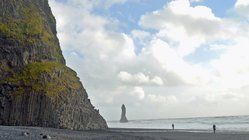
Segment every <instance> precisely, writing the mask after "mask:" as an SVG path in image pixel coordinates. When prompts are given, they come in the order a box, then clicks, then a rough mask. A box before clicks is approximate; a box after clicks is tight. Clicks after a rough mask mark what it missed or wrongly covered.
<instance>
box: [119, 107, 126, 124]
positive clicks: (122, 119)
mask: <svg viewBox="0 0 249 140" xmlns="http://www.w3.org/2000/svg"><path fill="white" fill-rule="evenodd" d="M121 111H122V112H121V119H120V122H121V123H126V122H128V120H127V118H126V108H125V105H124V104H123V105H122V106H121Z"/></svg>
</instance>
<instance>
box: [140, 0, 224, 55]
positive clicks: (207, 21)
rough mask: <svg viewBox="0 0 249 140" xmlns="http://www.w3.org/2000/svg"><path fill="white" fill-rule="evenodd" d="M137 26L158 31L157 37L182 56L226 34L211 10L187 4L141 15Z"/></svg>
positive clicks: (177, 1)
mask: <svg viewBox="0 0 249 140" xmlns="http://www.w3.org/2000/svg"><path fill="white" fill-rule="evenodd" d="M179 9H181V10H179ZM151 21H153V22H151ZM139 23H140V25H141V26H143V27H145V28H152V29H157V30H159V33H158V37H160V38H162V39H163V40H167V42H168V43H169V44H170V45H172V46H174V47H176V48H177V51H178V53H179V54H180V55H181V56H187V55H189V54H191V53H193V52H194V51H195V50H196V49H197V48H198V47H200V45H201V44H203V43H204V42H205V41H207V40H210V39H214V38H215V37H221V36H224V35H225V34H226V33H225V32H224V30H223V28H222V26H221V25H222V21H221V19H220V18H218V17H216V16H215V15H214V13H213V12H212V10H211V9H210V8H208V7H206V6H195V7H192V6H191V5H190V2H189V1H188V0H175V1H171V2H170V3H168V4H167V5H166V6H165V7H164V8H163V9H161V10H157V11H154V12H152V13H147V14H146V15H143V16H142V17H141V19H140V22H139Z"/></svg>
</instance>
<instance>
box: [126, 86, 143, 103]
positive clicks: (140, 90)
mask: <svg viewBox="0 0 249 140" xmlns="http://www.w3.org/2000/svg"><path fill="white" fill-rule="evenodd" d="M129 94H130V95H132V96H136V97H137V98H138V99H139V100H142V99H144V97H145V93H144V90H143V88H141V87H135V88H134V89H133V91H131V92H130V93H129Z"/></svg>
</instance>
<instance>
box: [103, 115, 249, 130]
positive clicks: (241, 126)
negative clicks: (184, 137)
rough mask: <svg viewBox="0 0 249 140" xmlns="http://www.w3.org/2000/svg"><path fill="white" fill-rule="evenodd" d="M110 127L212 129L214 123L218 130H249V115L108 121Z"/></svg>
mask: <svg viewBox="0 0 249 140" xmlns="http://www.w3.org/2000/svg"><path fill="white" fill-rule="evenodd" d="M107 123H108V126H109V127H110V128H145V129H172V124H174V126H175V129H185V130H192V131H194V130H212V128H213V124H215V125H216V127H217V130H218V131H235V132H236V131H243V132H249V116H224V117H199V118H176V119H152V120H130V121H129V122H128V123H120V122H119V121H108V122H107Z"/></svg>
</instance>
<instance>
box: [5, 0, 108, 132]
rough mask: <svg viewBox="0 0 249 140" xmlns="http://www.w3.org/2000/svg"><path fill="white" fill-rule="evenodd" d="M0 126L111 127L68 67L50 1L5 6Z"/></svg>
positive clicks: (11, 1)
mask: <svg viewBox="0 0 249 140" xmlns="http://www.w3.org/2000/svg"><path fill="white" fill-rule="evenodd" d="M0 124H1V125H26V126H44V127H55V128H67V129H74V130H87V129H105V128H107V125H106V122H105V120H104V119H103V118H102V117H101V115H100V114H99V112H98V111H97V110H95V109H94V107H93V106H92V104H91V103H90V100H89V99H88V96H87V93H86V91H85V89H84V87H83V86H82V84H81V83H80V81H79V78H78V77H77V74H76V73H75V72H74V71H73V70H71V69H70V68H68V67H66V66H65V60H64V58H63V55H62V52H61V50H60V46H59V41H58V39H57V37H56V23H55V19H54V17H53V15H52V12H51V9H50V7H49V5H48V1H47V0H1V1H0Z"/></svg>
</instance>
